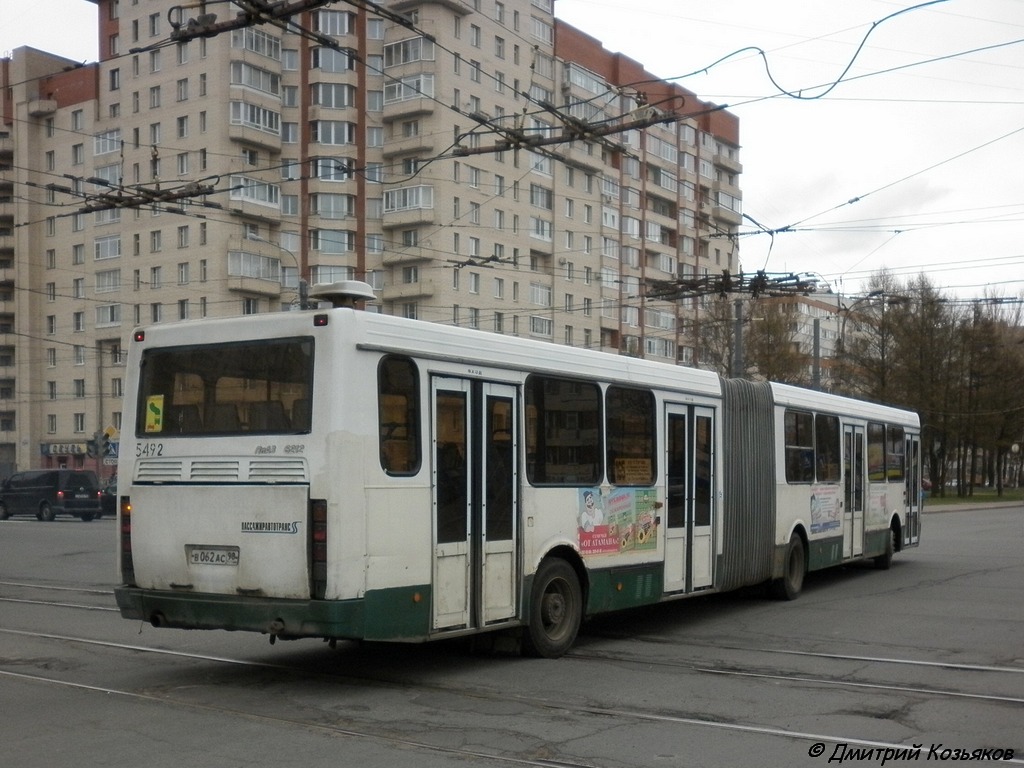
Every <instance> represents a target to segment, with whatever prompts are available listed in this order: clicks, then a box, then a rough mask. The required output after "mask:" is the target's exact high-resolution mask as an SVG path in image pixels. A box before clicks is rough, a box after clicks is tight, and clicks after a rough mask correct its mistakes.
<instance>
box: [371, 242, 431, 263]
mask: <svg viewBox="0 0 1024 768" xmlns="http://www.w3.org/2000/svg"><path fill="white" fill-rule="evenodd" d="M434 258H437V256H436V254H435V253H434V252H433V251H431V250H430V241H429V240H428V241H427V242H425V243H422V244H421V245H411V246H409V247H408V248H403V249H401V250H396V251H384V257H383V259H382V261H383V263H384V266H385V267H397V266H400V265H402V264H415V263H416V262H419V261H430V260H431V259H434Z"/></svg>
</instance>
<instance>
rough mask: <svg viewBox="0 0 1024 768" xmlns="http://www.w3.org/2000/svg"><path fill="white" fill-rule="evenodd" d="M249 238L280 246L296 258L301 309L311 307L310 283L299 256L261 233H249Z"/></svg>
mask: <svg viewBox="0 0 1024 768" xmlns="http://www.w3.org/2000/svg"><path fill="white" fill-rule="evenodd" d="M247 239H249V240H256V241H257V242H260V243H266V244H267V245H272V246H274V247H275V248H278V249H280V250H282V251H284V252H285V253H287V254H288V255H289V256H291V257H292V259H294V260H295V272H296V274H297V275H298V276H299V309H309V283H307V282H306V278H304V277H303V276H302V264H300V263H299V257H298V256H296V255H295V254H294V253H292V252H291V251H289V250H288V249H287V248H285V247H284V246H283V245H281V244H280V243H275V242H274V241H273V240H267V239H266V238H265V237H260V236H259V235H253V234H249V235H248V236H247ZM281 284H282V286H283V285H284V278H283V276H282V279H281Z"/></svg>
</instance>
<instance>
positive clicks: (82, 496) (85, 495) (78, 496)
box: [75, 493, 92, 499]
mask: <svg viewBox="0 0 1024 768" xmlns="http://www.w3.org/2000/svg"><path fill="white" fill-rule="evenodd" d="M75 498H76V499H89V498H92V497H91V496H89V494H88V493H76V494H75Z"/></svg>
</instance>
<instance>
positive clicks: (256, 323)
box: [139, 308, 721, 397]
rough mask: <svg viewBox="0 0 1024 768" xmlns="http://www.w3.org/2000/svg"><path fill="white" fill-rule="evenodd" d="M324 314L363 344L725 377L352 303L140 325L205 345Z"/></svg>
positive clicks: (673, 378) (674, 379)
mask: <svg viewBox="0 0 1024 768" xmlns="http://www.w3.org/2000/svg"><path fill="white" fill-rule="evenodd" d="M324 316H326V320H327V323H326V326H327V328H326V330H327V332H328V333H336V332H337V329H340V328H347V329H350V333H351V335H352V339H353V341H354V342H355V344H356V345H357V346H358V347H359V348H361V349H368V350H378V351H382V352H392V353H399V354H407V355H409V356H411V357H420V358H430V359H438V360H441V359H443V360H454V361H462V362H465V363H466V364H467V365H468V364H476V365H486V366H488V367H493V368H511V369H515V370H524V371H536V372H549V373H553V372H558V373H562V374H566V375H569V376H578V377H579V378H581V379H589V380H596V379H600V380H609V381H618V382H622V383H631V384H636V385H644V386H652V387H663V388H670V389H686V390H688V391H690V392H693V393H694V394H700V395H705V396H711V397H719V396H720V395H721V382H720V379H719V377H718V375H717V374H715V373H713V372H711V371H706V370H702V369H698V368H685V367H682V366H677V365H673V364H671V363H663V362H656V361H650V360H642V359H639V358H632V357H626V356H620V355H612V354H609V353H607V352H598V351H594V350H588V349H580V348H578V347H567V346H560V345H556V344H552V343H550V342H546V341H541V340H537V339H529V338H519V337H515V336H507V335H504V334H499V333H488V332H485V331H478V330H473V329H469V328H459V327H454V326H447V325H440V324H438V323H429V322H425V321H422V320H410V319H407V318H402V317H394V316H391V315H382V314H378V313H375V312H365V311H357V310H353V309H350V308H330V309H320V310H314V311H298V312H281V313H274V314H270V313H267V314H258V315H245V316H236V317H229V318H210V319H204V320H186V321H182V322H176V323H161V324H159V325H150V326H145V327H143V328H140V329H139V330H140V331H143V332H144V333H145V340H146V346H151V345H157V346H179V345H190V344H207V343H215V342H227V341H241V340H244V339H247V338H248V339H267V338H274V337H294V336H299V335H307V334H313V335H319V334H320V332H321V329H318V328H314V318H315V317H324Z"/></svg>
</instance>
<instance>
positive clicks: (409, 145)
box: [382, 135, 437, 159]
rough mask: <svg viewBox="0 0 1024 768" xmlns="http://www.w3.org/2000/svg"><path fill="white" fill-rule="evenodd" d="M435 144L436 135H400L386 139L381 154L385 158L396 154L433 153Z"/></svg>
mask: <svg viewBox="0 0 1024 768" xmlns="http://www.w3.org/2000/svg"><path fill="white" fill-rule="evenodd" d="M436 146H437V136H436V135H428V136H402V137H400V138H396V139H392V140H391V141H388V142H387V143H386V144H385V145H384V147H383V152H382V154H383V155H384V158H385V159H388V158H391V157H395V156H396V155H413V154H416V155H433V154H435V147H436Z"/></svg>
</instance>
